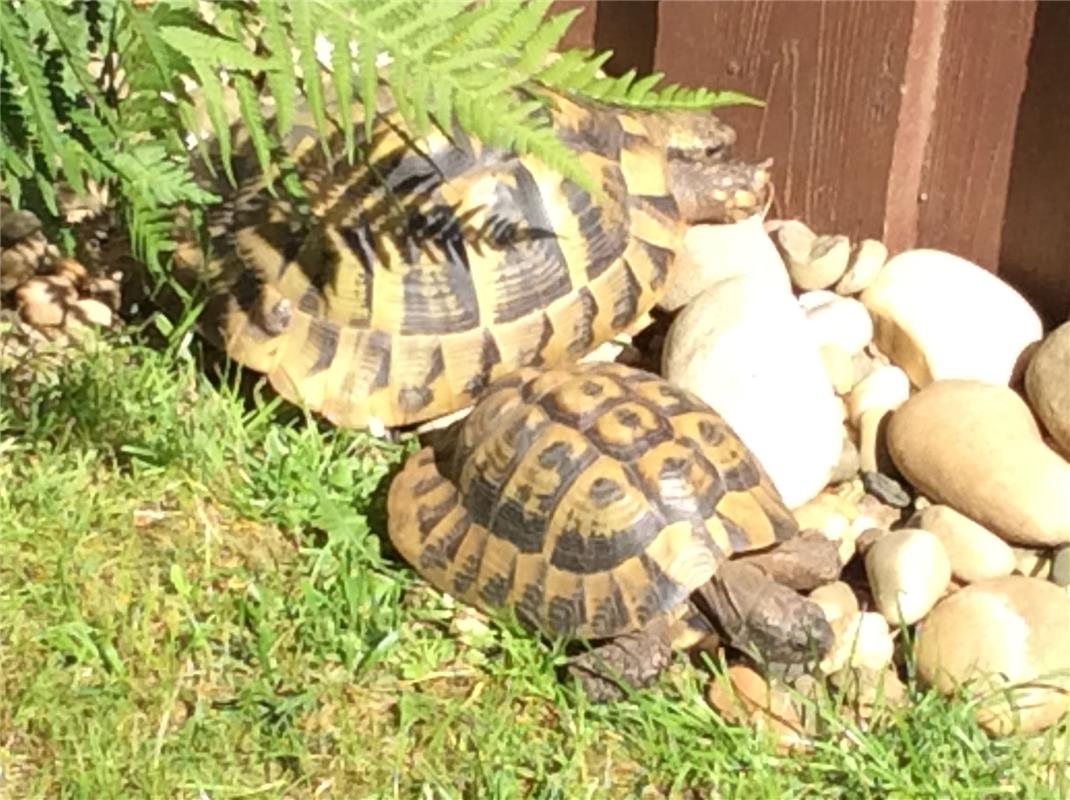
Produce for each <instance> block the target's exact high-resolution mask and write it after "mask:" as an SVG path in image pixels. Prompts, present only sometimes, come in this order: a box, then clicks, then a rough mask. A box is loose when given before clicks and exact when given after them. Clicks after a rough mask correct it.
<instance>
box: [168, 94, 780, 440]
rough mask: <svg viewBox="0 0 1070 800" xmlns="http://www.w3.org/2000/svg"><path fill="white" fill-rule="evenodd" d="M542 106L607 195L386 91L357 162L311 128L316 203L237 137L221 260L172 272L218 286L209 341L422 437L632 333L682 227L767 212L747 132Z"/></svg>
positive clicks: (315, 407) (226, 190)
mask: <svg viewBox="0 0 1070 800" xmlns="http://www.w3.org/2000/svg"><path fill="white" fill-rule="evenodd" d="M546 101H547V106H546V111H545V113H546V114H547V115H549V121H550V123H551V124H552V125H553V128H554V129H555V131H556V132H557V134H558V136H559V137H560V138H561V140H562V141H563V142H565V143H566V145H567V146H568V147H569V148H570V149H571V150H572V151H573V152H575V154H576V156H577V157H578V158H579V160H580V162H581V163H582V165H583V166H584V167H585V168H587V170H588V171H589V173H590V174H591V175H593V176H595V179H596V183H597V184H598V186H599V187H600V189H601V196H598V195H597V194H591V193H588V192H587V191H585V190H584V189H583V188H581V187H580V186H579V185H577V184H576V183H574V182H573V181H571V180H568V179H566V178H563V177H562V176H561V175H560V174H558V173H557V172H555V171H554V170H553V169H551V168H550V167H548V166H546V165H544V164H543V163H541V162H540V161H538V160H537V159H534V158H532V157H527V156H524V157H521V156H517V155H516V154H515V153H513V152H511V151H509V150H505V149H502V148H497V147H491V146H485V145H484V144H482V143H481V142H480V141H478V140H477V139H476V138H474V137H472V136H469V135H467V134H466V133H465V132H464V131H462V130H461V129H460V128H459V127H455V128H454V129H453V130H452V131H442V130H437V129H436V130H435V131H433V132H432V133H430V134H429V135H427V136H425V137H422V138H419V139H415V138H414V137H412V136H410V135H409V134H408V133H407V132H406V131H405V129H404V127H403V126H402V124H401V121H400V118H399V117H398V115H397V113H396V112H395V111H394V110H392V109H391V108H390V104H389V102H388V98H387V102H386V104H385V106H384V108H385V111H384V112H383V113H382V114H380V115H378V116H377V118H376V121H375V124H374V128H373V133H372V135H371V138H370V139H365V138H364V136H363V125H361V124H356V126H355V133H354V135H355V137H356V138H357V140H358V141H359V143H361V144H363V145H364V146H365V151H366V158H365V159H364V160H363V161H360V160H358V161H356V162H354V163H350V162H349V161H348V160H347V159H346V157H345V156H344V148H343V146H342V143H343V137H342V134H341V131H339V130H337V129H336V130H333V132H332V136H331V137H330V141H329V146H328V148H327V152H326V153H325V151H324V148H323V147H321V144H320V140H319V138H318V137H317V135H316V133H315V129H314V127H313V124H312V122H311V118H310V117H309V116H308V114H307V112H306V113H305V114H304V116H299V117H298V119H297V122H296V123H295V125H294V128H293V131H292V133H291V134H290V135H289V136H288V137H287V139H286V142H285V152H286V153H287V155H288V158H289V161H288V164H289V165H288V166H286V167H284V168H282V169H281V171H280V172H279V174H280V175H282V176H283V177H285V176H286V175H292V176H296V177H297V178H299V179H300V181H301V182H302V184H303V186H304V187H305V189H306V191H307V193H308V198H307V205H305V206H302V205H301V204H300V203H298V202H296V201H295V200H293V199H292V198H289V197H287V196H286V195H285V193H283V192H279V193H278V195H277V196H275V195H272V194H271V193H269V192H268V191H266V189H265V181H264V179H263V176H262V174H261V172H260V168H259V166H258V162H257V160H256V158H255V155H254V151H253V149H252V146H251V144H249V143H248V142H245V143H241V142H239V143H238V146H237V147H236V149H235V153H236V155H235V158H234V161H233V167H234V173H235V179H236V186H237V188H236V189H232V188H230V186H229V184H226V183H225V182H224V181H223V180H222V178H220V179H219V180H218V181H217V183H216V185H215V189H216V191H218V192H219V193H220V194H221V195H222V196H223V200H222V202H220V203H219V204H217V205H216V206H214V207H212V208H211V209H210V210H209V211H208V213H207V221H208V230H209V234H210V239H209V245H210V246H209V248H208V251H207V253H206V252H205V251H204V250H202V249H201V248H200V246H199V245H197V244H196V243H195V242H193V241H192V240H187V241H185V242H183V243H182V245H181V246H180V247H179V248H178V249H177V252H176V259H175V265H176V272H177V273H179V274H180V275H190V274H195V275H197V276H198V277H200V278H207V279H208V282H209V285H210V296H211V300H210V302H209V305H208V308H207V313H206V314H205V315H204V316H203V319H202V321H203V323H204V326H205V328H206V332H207V333H208V334H209V338H211V339H214V340H215V341H216V342H217V343H219V344H221V345H222V346H223V347H224V349H225V350H226V352H227V353H228V354H229V355H230V356H231V357H232V358H233V359H235V360H236V361H238V362H240V363H242V364H244V365H246V366H247V367H250V368H251V369H253V370H254V371H258V372H263V373H266V375H267V378H268V380H269V382H270V383H271V384H272V385H273V387H274V389H275V390H276V391H277V392H278V393H280V394H281V395H282V396H283V397H284V398H286V399H288V400H290V401H292V402H296V403H298V404H301V405H304V406H305V407H306V408H308V409H310V410H311V411H314V412H318V413H319V414H321V415H322V416H323V417H325V418H326V419H327V420H328V421H330V422H332V423H334V424H336V425H339V426H343V427H373V428H376V427H385V428H387V429H395V428H401V427H408V426H413V425H415V424H418V423H422V422H425V421H427V420H431V419H435V418H438V417H441V416H443V415H445V414H448V413H450V412H453V411H456V410H458V409H463V408H467V407H470V406H471V405H472V403H473V402H474V401H475V399H476V398H477V397H478V395H479V394H480V392H481V391H482V390H483V389H484V388H485V387H486V386H487V385H489V384H490V383H491V382H492V381H493V380H495V379H496V378H498V377H501V376H502V375H505V374H507V373H509V372H512V371H513V370H515V369H517V368H521V367H526V366H545V367H551V366H555V365H560V364H565V363H570V362H572V361H575V360H577V359H579V358H580V357H582V356H583V355H585V354H586V353H588V352H589V351H591V350H592V349H594V348H595V347H596V346H597V345H598V344H600V343H601V342H603V341H606V340H608V339H610V338H612V337H613V336H615V335H616V334H617V333H618V332H620V331H623V330H626V329H628V328H629V327H630V326H632V325H633V324H634V323H635V322H636V321H637V320H640V319H642V318H643V317H644V315H645V314H646V313H647V312H648V311H649V310H650V309H651V308H652V307H653V305H654V304H655V302H656V301H657V299H658V297H659V295H660V294H661V292H662V291H663V288H664V287H665V286H666V283H667V281H669V280H670V278H671V277H672V274H673V269H672V268H673V264H674V256H675V253H676V251H677V249H678V247H679V242H680V236H681V233H682V230H683V226H684V225H685V224H686V223H687V222H690V221H731V220H736V219H740V218H742V217H744V216H748V215H749V214H751V213H753V212H754V210H755V209H757V208H759V207H761V206H762V205H763V204H764V203H765V202H766V201H767V198H768V195H769V191H770V182H769V172H768V167H769V165H770V162H768V161H766V162H763V163H760V164H747V163H744V162H740V161H733V160H731V157H730V151H731V148H732V145H733V143H734V141H735V133H734V131H733V130H732V129H731V128H730V127H729V126H727V125H725V124H724V123H723V122H721V121H720V120H719V119H718V118H717V117H716V116H714V115H712V114H710V113H708V112H698V111H681V110H663V111H657V112H649V111H648V112H639V111H626V110H622V109H619V108H616V107H612V106H609V105H602V104H598V103H594V102H586V101H583V102H581V101H579V100H577V99H573V98H571V97H567V96H565V95H563V94H548V95H547V96H546ZM354 117H359V106H356V107H355V110H354Z"/></svg>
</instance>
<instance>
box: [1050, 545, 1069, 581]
mask: <svg viewBox="0 0 1070 800" xmlns="http://www.w3.org/2000/svg"><path fill="white" fill-rule="evenodd" d="M1049 578H1050V579H1051V582H1052V583H1054V584H1055V585H1056V586H1070V544H1068V545H1064V546H1063V547H1060V548H1059V549H1058V550H1056V551H1055V555H1053V556H1052V559H1051V575H1050V576H1049Z"/></svg>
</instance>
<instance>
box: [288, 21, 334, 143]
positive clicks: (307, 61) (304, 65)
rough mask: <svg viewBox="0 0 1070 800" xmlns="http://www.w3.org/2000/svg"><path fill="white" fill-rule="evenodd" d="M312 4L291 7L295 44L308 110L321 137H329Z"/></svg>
mask: <svg viewBox="0 0 1070 800" xmlns="http://www.w3.org/2000/svg"><path fill="white" fill-rule="evenodd" d="M311 6H312V4H311V3H307V2H306V3H295V4H294V5H293V6H291V19H292V23H293V31H294V38H295V40H296V41H295V42H294V44H295V45H296V47H297V53H298V55H297V58H298V62H299V63H300V64H301V82H302V84H303V85H304V88H305V97H307V98H308V108H309V111H310V112H311V113H312V119H313V121H314V122H315V123H316V130H317V131H318V132H319V135H320V136H321V137H324V138H326V136H327V110H326V103H325V102H324V100H323V82H322V79H321V77H320V72H321V71H320V66H319V61H318V60H317V59H316V31H315V28H314V27H313V25H312V8H311Z"/></svg>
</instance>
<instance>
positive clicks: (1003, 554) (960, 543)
mask: <svg viewBox="0 0 1070 800" xmlns="http://www.w3.org/2000/svg"><path fill="white" fill-rule="evenodd" d="M909 524H910V526H911V527H915V528H923V529H925V530H927V531H929V532H930V533H932V534H934V535H935V536H936V537H937V538H938V539H939V540H940V542H941V543H942V544H943V545H944V550H945V551H946V552H947V557H948V559H949V560H950V561H951V574H952V575H953V576H954V577H955V578H957V579H958V580H960V581H962V582H963V583H975V582H977V581H983V580H988V579H990V578H1000V577H1002V576H1004V575H1010V574H1011V573H1012V572H1013V571H1014V566H1015V559H1014V551H1013V550H1012V549H1011V547H1010V545H1008V544H1007V543H1006V542H1004V541H1003V540H1002V539H1000V538H999V537H998V536H996V535H995V534H994V533H992V531H990V530H988V529H987V528H985V527H984V526H983V525H978V524H977V523H976V522H974V521H973V520H972V519H970V518H969V517H967V516H965V515H963V514H960V513H959V512H958V511H956V510H955V509H953V508H951V507H950V506H945V505H939V504H937V505H932V506H929V507H927V508H925V509H923V510H921V511H920V512H918V513H917V514H915V515H914V516H913V518H912V519H911V521H910V523H909Z"/></svg>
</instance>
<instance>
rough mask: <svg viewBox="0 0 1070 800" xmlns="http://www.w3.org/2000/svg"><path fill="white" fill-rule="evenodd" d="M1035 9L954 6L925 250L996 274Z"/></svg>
mask: <svg viewBox="0 0 1070 800" xmlns="http://www.w3.org/2000/svg"><path fill="white" fill-rule="evenodd" d="M1035 7H1036V5H1035V3H1034V2H1032V1H1031V0H1030V2H1015V3H1005V2H969V3H966V2H953V3H951V4H950V6H949V9H948V17H947V25H946V28H945V30H944V36H943V44H942V52H941V55H940V64H939V79H938V80H939V83H938V88H937V93H936V106H935V109H934V112H933V120H932V131H931V133H930V136H929V146H928V148H927V152H926V160H925V168H924V170H923V173H922V179H921V187H920V193H919V197H918V201H919V203H920V206H919V213H918V230H917V244H918V245H921V246H925V247H939V248H942V249H945V250H950V251H952V252H954V253H958V254H959V255H962V256H965V257H966V258H970V259H972V260H973V261H976V262H977V263H979V264H981V265H982V266H984V267H986V268H988V269H993V270H994V269H995V268H996V266H997V264H998V261H999V247H1000V230H1001V221H1002V219H1003V211H1004V205H1005V200H1006V194H1007V184H1008V180H1009V176H1010V162H1011V150H1012V145H1013V141H1014V129H1015V122H1016V120H1017V113H1018V102H1019V98H1020V97H1021V93H1022V89H1023V87H1024V86H1025V72H1026V54H1027V52H1028V50H1029V40H1030V36H1031V33H1032V28H1033V14H1034V10H1035Z"/></svg>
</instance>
